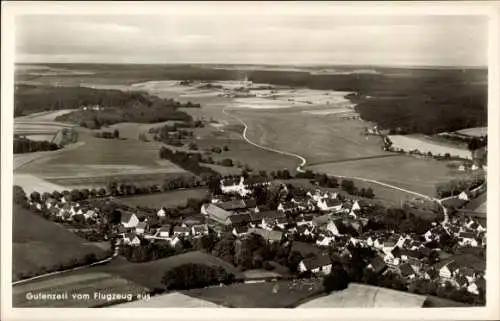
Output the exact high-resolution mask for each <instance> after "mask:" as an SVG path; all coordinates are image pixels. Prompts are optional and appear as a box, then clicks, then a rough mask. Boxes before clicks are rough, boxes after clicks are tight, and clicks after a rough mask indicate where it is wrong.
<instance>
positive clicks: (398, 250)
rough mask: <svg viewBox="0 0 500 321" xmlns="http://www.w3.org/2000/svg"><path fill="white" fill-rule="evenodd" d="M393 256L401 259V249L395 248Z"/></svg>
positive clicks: (392, 252)
mask: <svg viewBox="0 0 500 321" xmlns="http://www.w3.org/2000/svg"><path fill="white" fill-rule="evenodd" d="M391 254H392V255H393V256H394V257H401V249H400V248H399V246H396V247H395V248H393V249H392V251H391Z"/></svg>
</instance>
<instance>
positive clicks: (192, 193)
mask: <svg viewBox="0 0 500 321" xmlns="http://www.w3.org/2000/svg"><path fill="white" fill-rule="evenodd" d="M208 195H209V192H208V190H207V189H206V188H196V189H185V190H179V191H172V192H167V193H158V194H150V195H139V196H129V197H121V198H119V199H120V202H121V203H124V204H126V205H129V206H147V207H153V208H160V207H162V206H165V207H176V206H180V205H186V201H187V200H188V198H197V199H200V198H204V197H206V196H208Z"/></svg>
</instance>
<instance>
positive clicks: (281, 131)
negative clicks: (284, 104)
mask: <svg viewBox="0 0 500 321" xmlns="http://www.w3.org/2000/svg"><path fill="white" fill-rule="evenodd" d="M231 113H233V114H234V115H236V116H238V117H239V118H241V119H242V120H243V121H244V122H245V123H246V124H247V125H248V130H247V137H248V138H249V139H250V140H252V141H253V142H255V143H257V144H259V145H263V146H266V147H271V148H275V149H279V150H282V151H287V152H292V153H296V154H298V155H301V156H302V157H305V158H306V160H307V162H308V163H315V162H327V161H335V160H339V159H351V158H359V157H369V156H378V155H386V154H388V152H385V151H383V150H382V142H381V141H380V138H379V137H376V136H364V135H363V133H364V129H365V128H366V127H368V126H369V125H368V124H367V123H365V122H363V121H361V120H342V119H339V118H338V117H336V116H328V115H327V116H325V115H308V114H304V113H301V112H297V111H294V110H293V109H290V110H289V111H283V110H281V111H276V112H275V111H258V112H257V111H248V110H238V111H231Z"/></svg>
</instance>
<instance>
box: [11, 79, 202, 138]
mask: <svg viewBox="0 0 500 321" xmlns="http://www.w3.org/2000/svg"><path fill="white" fill-rule="evenodd" d="M84 106H99V107H101V108H102V109H101V110H91V109H87V110H82V109H81V110H78V111H74V112H72V113H69V114H65V115H62V116H59V117H57V119H56V120H58V121H70V122H73V123H77V124H79V125H81V126H84V127H88V128H100V127H101V126H107V125H112V124H115V123H120V122H139V123H155V122H162V121H167V120H182V121H189V120H191V117H190V116H189V115H187V114H186V113H184V112H182V111H180V110H178V108H179V107H195V106H194V105H193V104H189V105H188V104H181V103H180V102H178V101H175V100H173V99H162V98H158V97H156V96H153V95H149V94H147V93H143V92H123V91H120V90H101V89H91V88H85V87H51V86H29V85H18V86H16V88H15V107H14V116H15V117H17V116H23V115H27V114H31V113H35V112H42V111H50V110H59V109H78V108H81V107H84Z"/></svg>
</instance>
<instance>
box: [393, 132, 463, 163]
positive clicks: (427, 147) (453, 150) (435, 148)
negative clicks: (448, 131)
mask: <svg viewBox="0 0 500 321" xmlns="http://www.w3.org/2000/svg"><path fill="white" fill-rule="evenodd" d="M389 139H390V140H391V141H392V147H394V148H397V149H402V150H404V151H411V150H415V149H416V150H418V151H420V152H423V153H426V154H427V153H428V152H431V153H432V155H441V156H444V155H445V154H446V153H448V154H450V156H451V157H460V158H468V159H470V158H471V157H472V153H471V152H470V151H469V150H468V149H467V148H460V147H459V146H453V145H451V144H443V143H441V142H437V141H433V140H432V139H430V138H428V137H425V136H421V135H411V136H403V135H389Z"/></svg>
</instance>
